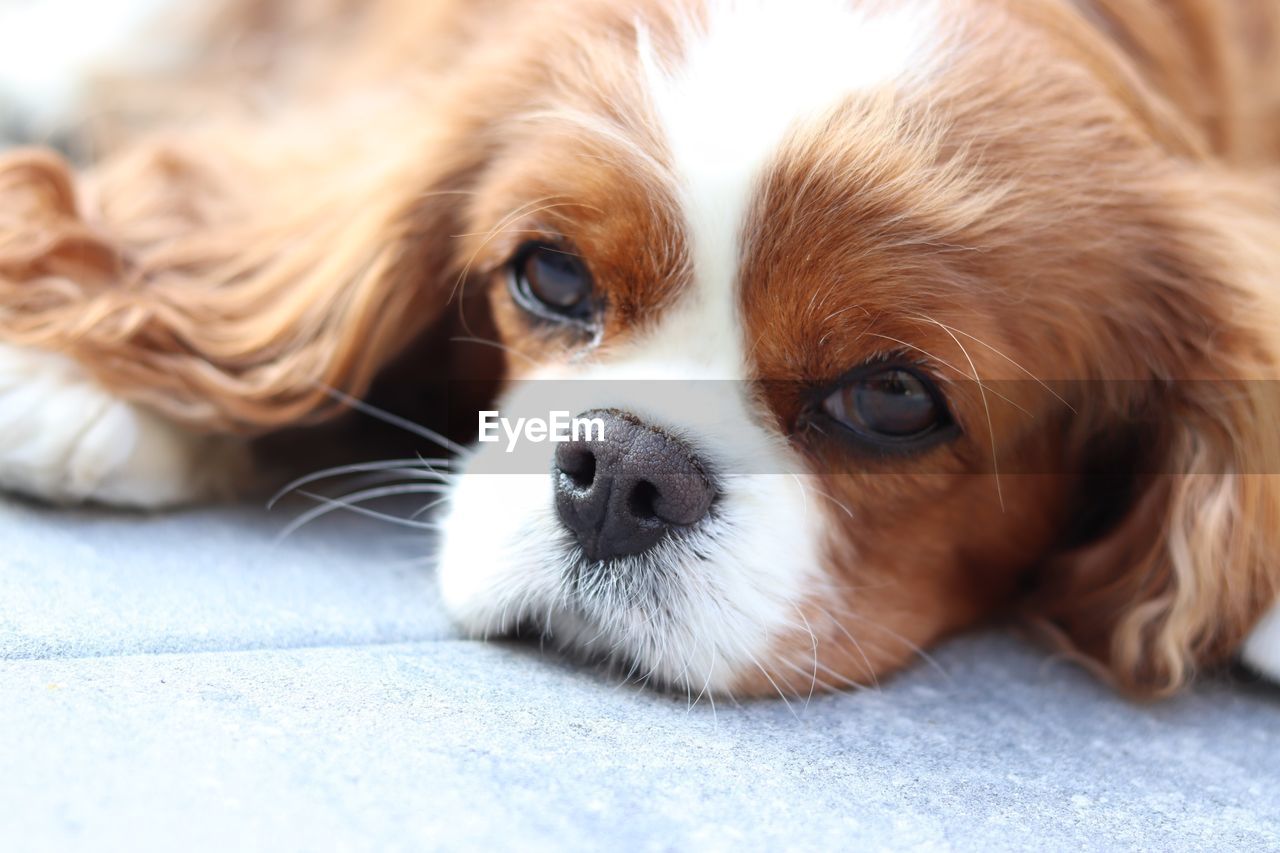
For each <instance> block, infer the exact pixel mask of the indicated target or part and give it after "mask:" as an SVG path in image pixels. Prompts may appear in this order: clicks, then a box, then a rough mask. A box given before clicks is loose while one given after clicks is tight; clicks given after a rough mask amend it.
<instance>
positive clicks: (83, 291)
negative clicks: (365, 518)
mask: <svg viewBox="0 0 1280 853" xmlns="http://www.w3.org/2000/svg"><path fill="white" fill-rule="evenodd" d="M402 114H405V115H407V113H402V111H400V110H388V111H387V112H386V116H385V117H384V118H385V119H386V120H385V121H383V122H382V123H381V124H379V123H378V122H377V120H375V121H374V122H372V123H371V122H370V121H368V120H366V121H365V122H364V123H363V124H362V126H361V129H360V131H359V132H356V133H352V132H351V130H350V122H351V121H354V120H355V119H353V118H352V117H349V116H348V117H346V119H345V120H344V119H343V117H341V116H336V115H313V116H297V115H295V116H292V117H291V118H290V119H289V120H280V121H278V122H276V123H274V124H272V125H271V126H256V125H252V124H248V125H228V126H225V127H213V126H211V127H205V128H202V129H201V130H200V131H198V132H192V133H189V134H186V135H183V136H175V137H174V138H171V139H169V138H166V139H155V140H151V141H148V142H146V143H145V144H141V145H135V146H132V147H130V148H128V149H127V150H125V151H124V152H123V153H121V154H119V155H117V156H115V157H113V158H110V159H109V160H108V161H107V162H106V163H105V164H103V165H102V166H100V167H97V168H95V170H94V171H93V172H92V173H90V174H87V175H84V176H76V175H74V174H73V173H72V172H71V170H70V169H69V168H68V167H67V165H66V164H65V163H64V162H63V161H62V160H61V159H60V158H58V157H57V156H56V155H54V154H52V153H49V152H45V151H19V152H15V153H11V154H8V155H5V156H3V157H0V341H4V342H8V343H13V344H18V345H28V346H35V347H44V348H48V349H53V350H58V351H63V352H67V353H69V354H70V355H72V356H73V357H75V358H76V359H78V360H79V361H80V362H81V363H83V364H84V365H85V366H86V367H87V368H88V369H90V370H91V371H92V372H94V373H95V374H96V375H97V376H98V377H99V378H100V379H101V380H102V381H103V382H104V383H106V384H107V385H108V386H110V387H112V388H113V389H114V390H115V391H116V392H117V393H119V394H121V395H123V396H125V397H128V398H130V399H134V400H137V401H139V402H143V403H145V404H147V405H150V406H152V407H154V408H156V409H158V410H160V411H162V412H163V413H165V414H167V415H168V416H170V417H172V418H175V419H177V420H180V421H183V422H185V423H188V424H190V425H191V426H193V427H196V428H200V429H205V430H214V431H246V432H260V431H265V430H269V429H273V428H276V427H279V426H283V425H290V424H296V423H299V422H302V421H306V420H307V419H310V418H315V417H319V416H321V415H323V414H324V411H325V410H326V408H328V405H329V404H330V403H331V401H330V400H329V399H328V397H327V396H326V392H325V389H326V388H337V389H342V390H343V391H346V392H348V393H352V394H357V395H359V394H362V393H363V391H364V389H365V388H366V387H367V385H368V384H369V382H370V381H371V379H372V378H373V376H374V374H375V373H376V372H377V371H378V370H379V368H380V367H381V366H382V365H383V364H385V363H386V362H387V360H388V359H390V358H392V357H393V356H394V355H395V354H396V353H397V352H399V351H400V350H401V349H402V348H403V347H405V346H406V345H407V344H408V343H409V342H410V341H411V340H412V339H413V338H414V337H415V336H416V335H418V334H419V333H420V332H421V331H422V330H423V329H425V328H426V327H427V326H428V325H429V324H430V323H431V322H432V321H433V320H435V319H437V318H438V317H439V316H440V315H441V313H442V312H443V311H444V309H445V306H446V304H447V303H448V300H449V298H450V295H451V292H452V290H453V285H454V282H453V280H452V276H451V275H450V274H449V272H448V269H447V268H448V266H449V264H450V260H449V245H448V241H449V239H450V238H451V236H452V235H456V234H459V233H461V232H462V231H463V230H465V229H462V228H460V227H459V225H458V219H459V210H460V207H461V204H460V201H459V199H460V198H461V197H462V194H461V193H459V192H457V191H458V190H459V188H460V186H461V185H462V183H463V181H464V175H465V174H466V172H467V170H468V169H469V168H471V166H472V164H469V163H467V162H466V160H465V157H466V156H474V155H472V154H470V152H471V151H472V150H473V149H474V146H466V145H460V144H456V143H455V142H450V141H448V140H447V138H450V137H451V136H452V134H453V132H454V130H455V129H454V128H449V127H442V126H436V127H428V128H423V127H421V126H414V125H408V123H407V122H406V121H405V120H404V119H400V118H398V117H399V116H400V115H402ZM418 122H419V124H420V123H421V116H420V114H419V116H418ZM400 125H407V126H400ZM458 130H459V132H460V130H461V129H458ZM378 143H381V144H378ZM370 146H374V147H376V149H377V150H374V151H370V150H365V149H366V148H368V147H370ZM450 152H457V153H456V154H453V153H450Z"/></svg>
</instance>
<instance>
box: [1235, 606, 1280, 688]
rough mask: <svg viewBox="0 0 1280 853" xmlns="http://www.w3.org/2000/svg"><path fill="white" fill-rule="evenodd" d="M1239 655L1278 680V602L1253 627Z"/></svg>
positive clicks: (1279, 644) (1279, 607)
mask: <svg viewBox="0 0 1280 853" xmlns="http://www.w3.org/2000/svg"><path fill="white" fill-rule="evenodd" d="M1241 657H1242V658H1243V659H1244V662H1245V663H1246V664H1248V665H1249V666H1250V667H1251V668H1253V669H1254V670H1256V671H1258V672H1259V673H1261V674H1262V675H1265V676H1266V677H1267V678H1269V679H1271V680H1272V681H1276V682H1280V602H1277V603H1276V605H1275V606H1274V607H1272V608H1271V612H1270V613H1268V614H1267V615H1266V616H1265V617H1263V620H1262V621H1261V622H1259V623H1258V626H1257V627H1256V628H1254V629H1253V633H1252V634H1250V635H1249V639H1248V640H1247V641H1246V642H1245V644H1244V650H1243V652H1242V653H1241Z"/></svg>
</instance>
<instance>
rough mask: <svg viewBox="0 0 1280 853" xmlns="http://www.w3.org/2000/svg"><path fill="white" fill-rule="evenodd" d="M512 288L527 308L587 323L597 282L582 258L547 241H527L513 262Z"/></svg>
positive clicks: (539, 312)
mask: <svg viewBox="0 0 1280 853" xmlns="http://www.w3.org/2000/svg"><path fill="white" fill-rule="evenodd" d="M511 291H512V294H513V295H514V296H515V299H516V301H517V302H519V303H520V305H521V306H523V307H524V308H525V310H527V311H530V312H532V313H534V314H537V315H538V316H540V317H544V318H547V319H551V320H570V321H573V322H576V323H585V322H586V321H588V320H590V319H591V315H592V314H593V313H594V300H593V298H592V296H593V291H594V286H593V284H592V281H591V273H590V272H588V270H587V266H586V264H584V263H583V262H582V259H581V258H579V257H578V256H577V255H575V254H573V253H572V252H568V251H565V250H564V249H560V248H557V247H555V246H550V245H547V244H546V243H527V244H525V245H524V246H522V247H520V250H519V251H518V252H516V255H515V257H514V258H513V259H512V262H511Z"/></svg>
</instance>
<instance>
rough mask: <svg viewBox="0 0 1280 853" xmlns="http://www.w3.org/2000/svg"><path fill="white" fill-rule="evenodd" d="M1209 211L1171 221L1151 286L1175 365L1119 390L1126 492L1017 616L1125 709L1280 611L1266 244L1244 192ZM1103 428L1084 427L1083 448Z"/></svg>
mask: <svg viewBox="0 0 1280 853" xmlns="http://www.w3.org/2000/svg"><path fill="white" fill-rule="evenodd" d="M1209 198H1211V196H1210V195H1209V194H1208V193H1205V194H1202V195H1200V196H1199V198H1198V202H1197V204H1198V207H1195V208H1192V207H1188V208H1187V209H1188V210H1191V209H1194V210H1196V212H1195V213H1194V214H1193V215H1189V217H1188V219H1187V220H1186V221H1185V222H1184V223H1182V225H1183V226H1184V229H1183V230H1182V231H1181V233H1182V235H1183V236H1182V238H1181V239H1180V240H1173V241H1172V242H1171V243H1169V244H1168V245H1167V246H1166V247H1165V257H1166V258H1169V259H1171V260H1169V261H1168V262H1166V263H1162V264H1160V266H1161V267H1162V268H1163V269H1164V270H1165V274H1166V277H1165V278H1164V279H1162V280H1160V281H1156V282H1155V283H1154V284H1153V285H1152V287H1153V288H1154V289H1155V291H1156V292H1157V294H1158V296H1159V301H1160V302H1161V303H1162V304H1164V305H1165V306H1166V307H1167V308H1168V311H1167V312H1166V313H1164V314H1162V315H1159V316H1158V318H1157V319H1154V320H1153V322H1156V323H1161V324H1166V325H1167V326H1168V328H1167V329H1166V330H1164V337H1165V339H1167V340H1168V341H1170V346H1169V352H1170V353H1172V354H1173V355H1170V356H1165V357H1166V358H1173V359H1175V360H1176V362H1177V364H1172V365H1164V366H1162V367H1161V368H1159V369H1160V370H1161V371H1162V372H1163V374H1164V375H1163V376H1161V377H1160V378H1158V379H1155V380H1152V381H1145V382H1140V383H1128V387H1129V389H1130V390H1131V391H1133V392H1136V393H1142V394H1143V395H1145V397H1146V403H1145V404H1141V403H1139V404H1137V405H1139V406H1142V405H1145V406H1147V407H1148V410H1149V411H1150V412H1151V413H1152V417H1151V418H1150V419H1149V420H1150V422H1149V423H1148V424H1147V425H1145V426H1143V427H1140V429H1143V430H1145V433H1144V434H1143V435H1142V436H1141V439H1140V444H1141V445H1142V446H1143V447H1144V448H1145V452H1144V454H1143V456H1142V458H1135V459H1131V460H1130V462H1131V463H1132V464H1134V465H1135V466H1136V467H1137V468H1138V469H1140V470H1138V471H1137V472H1136V473H1133V475H1132V478H1131V481H1130V482H1129V484H1128V485H1129V486H1130V487H1131V491H1130V493H1129V495H1128V497H1127V499H1126V500H1125V501H1124V502H1123V507H1122V508H1121V509H1122V511H1121V512H1120V513H1119V514H1118V517H1116V518H1113V519H1112V523H1111V524H1110V525H1109V526H1107V527H1105V528H1103V529H1101V530H1100V532H1098V534H1097V536H1096V538H1094V539H1093V540H1092V541H1091V542H1089V543H1087V544H1084V545H1082V546H1079V547H1076V548H1074V549H1073V550H1071V551H1069V552H1067V553H1063V554H1061V555H1059V556H1057V557H1054V558H1053V559H1051V560H1050V561H1049V562H1048V564H1047V565H1046V566H1045V567H1044V569H1043V575H1041V584H1040V588H1039V590H1038V592H1037V594H1036V596H1035V598H1034V602H1033V611H1034V613H1035V615H1036V616H1038V617H1040V618H1041V619H1044V620H1046V621H1047V623H1048V624H1049V625H1051V626H1052V627H1053V628H1055V629H1056V631H1055V632H1054V633H1055V634H1056V635H1057V636H1058V637H1059V638H1061V639H1065V640H1066V641H1067V642H1068V644H1069V646H1070V647H1071V648H1073V649H1074V650H1075V651H1078V652H1083V653H1084V654H1085V655H1086V656H1087V657H1088V658H1090V659H1092V660H1093V661H1095V662H1097V663H1099V664H1101V665H1102V670H1103V672H1104V673H1105V674H1106V675H1107V676H1108V677H1109V678H1110V679H1111V680H1113V681H1114V682H1115V683H1117V685H1118V686H1120V687H1121V688H1123V689H1125V690H1126V691H1129V692H1132V693H1135V694H1139V695H1164V694H1168V693H1171V692H1174V691H1176V690H1178V689H1179V688H1181V687H1182V686H1184V685H1185V684H1187V683H1188V681H1189V680H1190V679H1191V678H1192V677H1193V675H1194V674H1195V673H1196V672H1197V670H1200V669H1202V668H1205V667H1210V666H1214V665H1218V664H1221V663H1224V662H1226V661H1228V660H1229V659H1230V658H1231V657H1232V656H1233V655H1235V654H1236V653H1237V651H1238V650H1239V647H1240V645H1241V644H1242V642H1243V641H1244V639H1245V638H1246V636H1247V635H1248V632H1249V631H1250V629H1251V628H1252V627H1253V626H1254V625H1255V623H1256V622H1257V621H1258V620H1259V618H1261V616H1262V615H1263V614H1264V613H1265V612H1266V610H1267V609H1269V608H1270V606H1271V605H1273V604H1274V603H1275V602H1276V600H1277V596H1280V382H1277V381H1276V380H1277V378H1280V359H1277V358H1276V355H1275V353H1276V344H1277V340H1278V339H1280V325H1276V318H1277V312H1276V298H1277V297H1276V294H1275V293H1274V292H1273V291H1274V288H1275V284H1276V282H1278V281H1280V276H1278V275H1277V272H1280V239H1278V238H1280V229H1278V228H1277V223H1276V221H1275V215H1274V213H1273V212H1271V210H1270V208H1269V203H1260V204H1258V205H1257V206H1255V205H1254V202H1255V201H1257V200H1258V197H1256V196H1254V195H1253V193H1252V192H1251V191H1249V190H1247V189H1246V190H1242V191H1241V192H1240V194H1239V195H1236V196H1234V197H1231V198H1227V199H1223V204H1222V205H1221V206H1220V207H1218V208H1216V209H1215V208H1214V207H1213V205H1212V204H1206V200H1207V199H1209ZM1169 306H1173V307H1169ZM1146 355H1149V353H1147V354H1146ZM1106 390H1108V391H1114V388H1112V389H1106ZM1104 396H1106V395H1104ZM1110 396H1117V395H1115V394H1112V395H1110ZM1132 411H1133V410H1132V409H1130V412H1129V414H1130V417H1131V416H1132ZM1117 428H1120V429H1123V428H1126V425H1124V424H1122V423H1121V421H1120V420H1119V419H1117V420H1116V421H1114V422H1112V423H1111V424H1102V425H1100V426H1098V425H1095V430H1097V429H1100V430H1101V432H1097V431H1095V432H1094V433H1093V437H1094V440H1095V441H1103V442H1105V441H1106V438H1107V436H1106V432H1107V431H1108V430H1111V431H1114V430H1115V429H1117ZM1111 482H1112V483H1113V484H1114V482H1115V481H1114V480H1113V481H1111Z"/></svg>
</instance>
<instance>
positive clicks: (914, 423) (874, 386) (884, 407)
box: [822, 366, 951, 446]
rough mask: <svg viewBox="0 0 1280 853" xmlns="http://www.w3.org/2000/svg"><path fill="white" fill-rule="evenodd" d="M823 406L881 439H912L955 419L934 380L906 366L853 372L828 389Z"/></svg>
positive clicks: (873, 438) (844, 422)
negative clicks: (848, 377) (829, 391)
mask: <svg viewBox="0 0 1280 853" xmlns="http://www.w3.org/2000/svg"><path fill="white" fill-rule="evenodd" d="M822 409H823V411H824V412H826V414H827V415H828V417H830V418H832V419H833V420H835V421H837V422H838V423H840V424H841V425H843V426H845V427H847V428H848V429H850V430H852V431H853V432H854V433H855V434H856V435H857V436H858V437H859V438H861V439H863V440H866V441H870V442H874V443H877V444H881V445H899V446H902V445H909V444H911V443H912V442H914V441H917V440H919V439H922V438H924V437H926V436H930V435H933V434H934V433H936V432H937V431H938V430H940V429H942V428H944V427H946V426H949V425H950V424H951V418H950V416H949V415H948V414H947V409H946V406H945V405H943V402H942V395H941V393H940V392H939V391H938V389H937V387H936V386H935V385H934V384H933V382H932V381H930V380H929V379H927V378H925V377H923V376H921V375H920V374H918V373H917V372H916V371H914V370H910V369H907V368H903V367H891V366H886V367H883V368H879V369H876V370H875V371H874V372H867V373H862V374H861V375H857V376H854V377H853V378H851V379H849V380H848V381H847V382H845V383H844V384H843V385H841V386H840V387H839V388H837V389H836V390H835V391H833V392H831V393H830V394H829V395H827V397H826V399H825V400H823V401H822Z"/></svg>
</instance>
